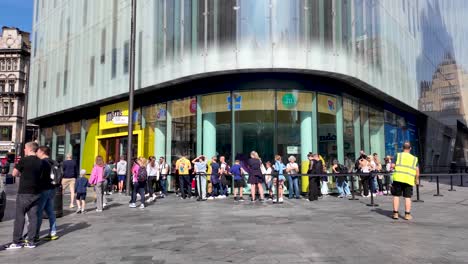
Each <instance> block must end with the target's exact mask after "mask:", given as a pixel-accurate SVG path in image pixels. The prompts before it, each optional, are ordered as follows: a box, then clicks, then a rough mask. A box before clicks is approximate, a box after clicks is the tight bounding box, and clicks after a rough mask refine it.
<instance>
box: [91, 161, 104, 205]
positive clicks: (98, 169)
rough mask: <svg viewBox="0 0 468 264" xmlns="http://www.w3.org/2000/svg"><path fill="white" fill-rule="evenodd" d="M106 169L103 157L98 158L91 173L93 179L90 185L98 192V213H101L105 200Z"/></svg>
mask: <svg viewBox="0 0 468 264" xmlns="http://www.w3.org/2000/svg"><path fill="white" fill-rule="evenodd" d="M105 169H106V164H105V163H104V160H103V159H102V156H97V157H96V163H95V165H94V167H93V170H92V171H91V177H90V178H89V183H90V184H92V185H94V189H95V191H96V207H97V208H96V212H98V213H100V212H102V209H103V207H104V206H103V200H104V182H105V181H106V179H105V176H104V173H105Z"/></svg>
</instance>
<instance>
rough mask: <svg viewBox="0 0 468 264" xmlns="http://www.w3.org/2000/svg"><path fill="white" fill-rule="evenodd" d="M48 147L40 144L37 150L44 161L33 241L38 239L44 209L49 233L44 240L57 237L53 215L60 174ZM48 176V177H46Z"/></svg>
mask: <svg viewBox="0 0 468 264" xmlns="http://www.w3.org/2000/svg"><path fill="white" fill-rule="evenodd" d="M49 155H50V148H49V147H47V146H41V147H39V149H38V150H37V157H38V158H40V159H41V160H42V162H43V163H44V164H43V166H44V170H45V172H44V174H43V175H44V177H43V178H42V179H41V186H42V190H43V191H42V193H41V198H40V199H39V204H38V208H37V226H36V228H37V232H36V237H35V238H34V240H35V241H34V242H37V241H39V232H40V231H41V225H42V214H43V213H44V211H45V212H46V214H47V217H48V218H49V225H50V230H49V235H48V236H46V237H45V239H46V240H56V239H58V238H59V237H58V236H57V221H56V217H55V207H54V199H55V191H56V190H55V189H56V187H57V186H59V185H60V184H61V182H60V181H61V174H60V172H59V171H61V170H60V168H59V164H58V163H57V162H56V161H55V160H52V159H50V158H49ZM47 176H49V177H47Z"/></svg>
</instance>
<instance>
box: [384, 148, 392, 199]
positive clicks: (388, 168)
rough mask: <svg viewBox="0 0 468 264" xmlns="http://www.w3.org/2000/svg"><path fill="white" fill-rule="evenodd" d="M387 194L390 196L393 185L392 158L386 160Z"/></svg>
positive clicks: (388, 157)
mask: <svg viewBox="0 0 468 264" xmlns="http://www.w3.org/2000/svg"><path fill="white" fill-rule="evenodd" d="M384 168H385V176H384V179H385V194H390V187H391V185H392V183H391V177H390V174H391V173H392V172H393V162H392V156H387V157H386V158H385V167H384Z"/></svg>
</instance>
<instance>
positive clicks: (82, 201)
mask: <svg viewBox="0 0 468 264" xmlns="http://www.w3.org/2000/svg"><path fill="white" fill-rule="evenodd" d="M85 175H86V170H81V171H80V177H79V178H78V179H77V180H76V184H75V191H76V205H77V206H78V210H77V211H76V213H77V214H84V213H85V208H86V193H87V188H88V187H89V182H88V179H86V177H85Z"/></svg>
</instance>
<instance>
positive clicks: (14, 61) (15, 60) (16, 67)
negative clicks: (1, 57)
mask: <svg viewBox="0 0 468 264" xmlns="http://www.w3.org/2000/svg"><path fill="white" fill-rule="evenodd" d="M12 65H13V70H14V71H17V70H18V59H12Z"/></svg>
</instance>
